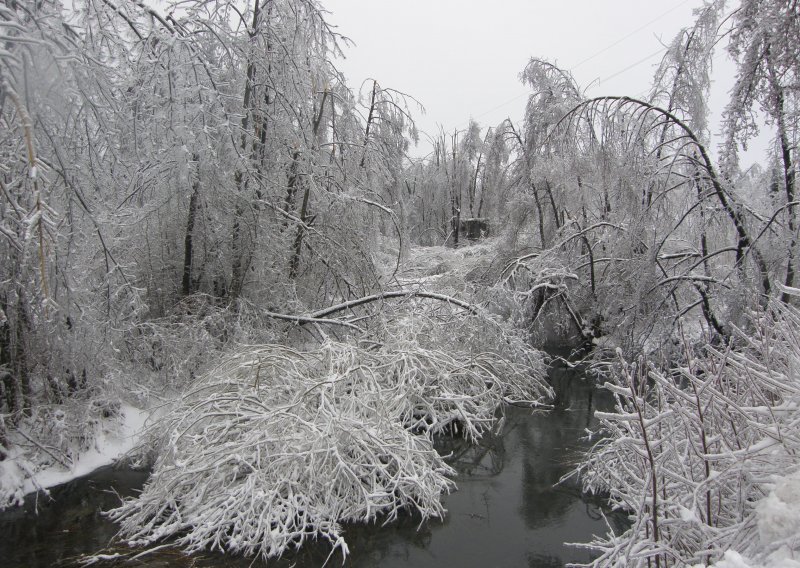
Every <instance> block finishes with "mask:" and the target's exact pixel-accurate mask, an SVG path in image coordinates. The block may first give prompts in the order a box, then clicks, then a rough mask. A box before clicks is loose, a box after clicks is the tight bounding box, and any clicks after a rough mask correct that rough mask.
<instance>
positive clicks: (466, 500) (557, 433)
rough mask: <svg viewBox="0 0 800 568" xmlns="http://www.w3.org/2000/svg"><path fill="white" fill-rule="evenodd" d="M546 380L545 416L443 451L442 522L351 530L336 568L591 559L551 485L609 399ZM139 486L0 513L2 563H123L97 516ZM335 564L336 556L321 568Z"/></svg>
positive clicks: (104, 486)
mask: <svg viewBox="0 0 800 568" xmlns="http://www.w3.org/2000/svg"><path fill="white" fill-rule="evenodd" d="M551 378H552V380H553V386H554V387H555V389H556V391H557V393H558V401H557V402H558V404H557V408H556V409H555V410H553V411H551V412H541V413H535V414H531V412H530V410H527V409H522V408H513V407H512V408H509V409H508V411H507V419H506V423H505V426H504V428H503V431H502V434H501V435H500V436H497V437H494V438H489V437H487V438H485V439H484V440H483V442H482V443H481V445H479V446H468V445H466V444H462V443H460V442H459V443H453V442H451V443H449V444H442V450H443V451H444V452H451V453H452V459H451V463H452V464H453V465H454V466H455V467H456V469H457V470H458V472H459V475H458V478H457V479H456V481H457V483H458V491H457V492H455V493H453V494H452V495H449V496H447V497H445V506H446V507H447V509H448V515H447V518H446V519H445V520H444V521H443V522H436V521H434V522H430V523H426V524H425V525H423V526H422V527H421V528H420V529H419V530H417V528H418V520H415V519H411V518H409V519H405V520H404V521H402V522H400V523H396V524H394V525H391V526H388V527H380V526H351V527H349V528H348V529H347V530H346V532H345V538H346V539H347V542H348V545H349V547H350V551H351V555H350V557H349V559H348V562H347V564H346V565H347V566H351V567H374V566H381V567H382V568H391V567H415V568H424V567H442V566H454V567H460V568H470V567H476V568H478V567H480V568H486V567H506V566H507V567H524V566H528V567H556V566H559V567H560V566H563V565H564V564H565V563H566V562H584V561H587V560H589V559H590V556H589V554H588V553H587V552H586V551H584V550H581V549H576V548H574V547H568V546H565V545H564V544H563V543H564V542H581V541H587V540H589V539H590V538H591V536H592V534H593V533H605V532H606V526H605V523H604V521H603V520H602V519H601V517H600V509H599V508H598V506H597V504H596V503H594V502H590V501H585V500H584V499H582V498H581V496H580V494H579V492H578V491H577V489H576V488H575V487H570V486H567V487H563V486H560V487H554V484H555V483H556V482H557V481H558V479H559V478H560V477H561V476H562V475H563V474H564V473H566V472H567V471H569V470H570V469H571V466H572V464H573V463H574V460H575V458H576V455H577V454H578V452H579V451H580V449H581V448H582V447H585V446H584V445H583V444H584V443H583V442H581V441H580V437H581V436H582V435H583V433H584V430H585V428H586V427H587V426H589V425H590V424H592V422H593V418H592V413H593V411H594V409H595V407H596V406H597V405H598V404H600V405H601V406H607V405H608V400H607V399H606V398H605V397H604V396H601V393H598V392H596V391H594V390H593V389H592V388H591V387H590V386H589V385H588V384H586V383H585V382H584V381H583V380H581V376H580V375H579V374H578V373H577V372H575V371H567V370H563V369H554V370H552V371H551ZM145 478H146V475H145V474H143V473H141V472H134V471H124V470H122V471H121V470H114V469H111V468H104V469H103V470H100V471H97V472H95V473H93V474H92V475H90V476H87V477H84V478H81V479H78V480H75V481H73V482H71V483H68V484H66V485H63V486H61V487H58V488H55V489H54V490H52V495H53V497H54V498H55V500H54V501H53V502H44V501H43V500H42V499H40V500H39V503H38V510H39V512H38V515H37V514H35V512H34V508H35V503H34V496H29V500H28V501H27V502H26V503H27V504H26V506H25V507H24V508H23V509H18V510H11V511H6V512H4V513H0V535H2V537H1V538H0V559H2V561H0V564H2V566H3V567H5V568H12V567H23V566H24V567H30V568H34V567H42V568H44V567H48V568H49V567H51V566H70V565H73V564H76V560H77V558H78V557H79V556H80V555H82V554H93V553H97V552H100V551H102V552H104V553H113V552H121V553H125V554H129V553H130V550H129V549H127V548H123V547H116V548H114V547H113V546H111V547H110V546H109V541H110V540H111V538H112V537H113V535H114V533H115V526H114V524H113V523H110V522H108V521H107V520H105V519H104V518H103V517H102V516H101V515H100V511H101V510H103V509H107V508H110V507H111V506H113V505H115V504H116V503H117V502H118V497H117V496H116V494H115V492H118V493H120V494H122V495H129V494H131V493H133V492H134V491H136V489H137V488H139V487H141V485H142V483H143V482H144V480H145ZM613 522H615V523H621V522H623V521H621V520H620V519H619V518H613ZM326 555H327V552H326V551H323V549H322V548H321V547H320V548H319V549H315V548H314V547H313V546H312V547H305V548H304V549H303V550H302V551H301V552H300V553H299V554H297V555H295V556H293V557H292V558H285V559H283V560H281V561H277V562H270V563H269V566H270V567H281V568H283V567H289V566H292V565H295V566H297V567H298V568H307V567H317V566H320V565H321V564H322V563H323V562H324V560H325V557H326ZM251 562H252V559H250V560H247V559H239V558H230V557H225V556H222V555H218V554H207V555H203V556H202V557H199V556H195V557H192V558H188V557H185V556H183V555H182V554H180V553H177V552H176V551H171V550H167V551H161V552H156V553H152V554H150V555H147V556H145V557H143V558H141V559H140V560H137V561H134V562H126V563H124V564H123V565H124V566H181V567H189V566H197V567H201V566H203V567H212V566H213V567H217V566H226V567H229V566H231V567H237V566H242V567H246V566H250V565H251ZM106 565H111V563H107V564H106ZM258 565H263V564H259V563H256V564H254V566H258ZM340 565H341V561H340V559H339V558H337V559H335V560H333V561H332V562H331V563H330V564H329V566H340Z"/></svg>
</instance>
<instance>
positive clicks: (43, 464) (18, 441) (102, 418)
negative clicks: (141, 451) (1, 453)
mask: <svg viewBox="0 0 800 568" xmlns="http://www.w3.org/2000/svg"><path fill="white" fill-rule="evenodd" d="M74 407H77V408H74ZM37 412H38V413H40V414H43V413H47V414H46V416H32V417H31V418H29V419H28V420H27V421H25V422H24V423H23V424H21V426H20V427H19V428H17V429H16V430H14V431H13V432H12V433H11V435H10V437H11V441H12V442H13V443H12V444H9V446H10V448H9V449H8V456H6V459H4V460H2V461H0V508H2V507H6V506H19V505H22V503H23V498H24V496H25V495H26V494H28V493H32V492H34V491H39V490H45V491H46V490H47V489H48V488H51V487H55V486H56V485H60V484H62V483H66V482H68V481H70V480H72V479H75V478H77V477H80V476H82V475H86V474H88V473H91V472H92V471H94V470H95V469H97V468H99V467H103V466H106V465H111V464H112V463H114V461H115V460H116V459H117V458H119V457H120V456H122V455H124V454H125V453H126V452H128V451H129V450H130V449H131V448H133V446H134V445H135V444H136V443H137V442H138V441H139V435H140V434H141V432H142V430H143V428H144V424H145V421H146V419H147V417H148V413H147V412H145V411H142V410H140V409H138V408H136V407H134V406H131V405H129V404H122V403H119V402H114V401H109V400H103V401H99V400H97V401H93V402H92V403H91V404H88V405H83V406H80V407H78V405H73V407H70V406H68V405H63V406H61V407H55V408H48V407H39V408H38V409H37Z"/></svg>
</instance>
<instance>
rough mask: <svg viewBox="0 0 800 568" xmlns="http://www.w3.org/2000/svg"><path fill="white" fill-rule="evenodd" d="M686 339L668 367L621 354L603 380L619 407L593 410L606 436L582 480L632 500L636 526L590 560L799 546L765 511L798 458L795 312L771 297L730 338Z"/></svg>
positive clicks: (600, 562) (799, 318)
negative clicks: (776, 534)
mask: <svg viewBox="0 0 800 568" xmlns="http://www.w3.org/2000/svg"><path fill="white" fill-rule="evenodd" d="M685 349H686V352H685V355H684V357H683V361H682V362H681V363H680V364H678V365H677V366H675V367H673V368H662V367H659V366H656V365H653V364H651V363H649V362H647V361H646V360H643V359H640V360H639V361H637V362H636V363H629V362H626V361H624V360H622V358H621V357H620V361H619V363H618V365H617V366H616V368H615V370H614V372H613V375H612V380H611V381H610V382H609V383H607V384H606V388H608V389H609V390H611V392H613V393H614V395H615V396H616V400H617V406H616V409H615V412H611V413H598V416H599V417H600V419H601V424H602V427H601V434H602V435H603V436H605V437H604V438H602V439H600V441H599V442H597V444H596V445H595V446H594V447H593V448H592V450H591V451H590V453H589V455H588V456H587V458H586V461H585V462H584V463H583V464H582V465H581V466H580V468H579V470H578V472H577V474H578V475H579V477H580V478H581V480H582V482H583V487H584V489H585V490H587V491H590V492H593V493H598V494H604V495H607V496H608V498H609V500H610V501H611V503H612V504H613V505H614V506H616V507H618V508H621V509H623V510H626V511H629V512H630V513H631V520H632V526H631V528H630V529H629V530H628V531H627V532H625V533H624V534H622V535H618V536H614V535H608V536H607V537H606V538H605V539H598V540H597V541H595V542H593V543H592V544H591V545H590V547H591V548H594V549H595V550H597V551H599V552H600V556H599V558H598V559H597V560H596V561H595V562H594V564H593V565H595V566H629V567H633V566H653V565H661V566H683V565H687V564H690V565H691V564H700V563H703V564H711V563H712V562H714V561H716V560H718V559H720V558H722V557H723V555H724V554H725V553H726V552H728V551H735V552H736V553H740V554H744V555H747V556H750V557H756V558H757V557H764V556H766V555H768V554H771V553H774V552H775V550H776V549H777V548H780V547H781V546H787V545H788V546H791V547H793V548H792V549H793V550H797V549H798V548H800V546H798V542H797V541H796V539H795V540H794V541H792V542H791V543H789V542H788V541H789V540H790V539H783V541H781V542H777V541H776V540H775V539H772V538H767V537H766V536H765V532H764V530H763V526H762V525H763V523H761V522H760V521H759V517H758V514H759V513H758V511H759V507H762V505H761V503H762V500H763V499H764V498H765V497H766V496H767V495H768V494H769V493H770V491H771V490H773V489H774V484H775V482H776V481H778V479H779V478H780V476H785V475H787V474H789V473H791V472H793V471H796V470H798V468H800V460H799V459H798V457H797V456H798V455H800V436H798V425H800V410H799V409H800V374H799V373H798V370H800V312H798V310H796V309H795V308H791V307H787V306H784V305H780V306H773V307H772V311H770V312H768V313H762V314H756V315H754V316H753V317H752V325H751V328H750V329H749V330H748V332H747V333H745V332H743V331H741V330H738V331H737V337H736V342H735V343H734V346H733V347H730V348H728V349H726V350H720V349H718V348H715V347H713V346H710V345H706V346H705V347H704V348H703V349H702V350H701V351H700V352H699V353H698V352H695V351H694V350H693V349H692V348H691V346H689V345H688V342H687V345H685ZM778 540H780V539H778ZM728 556H730V554H728ZM654 563H655V564H654Z"/></svg>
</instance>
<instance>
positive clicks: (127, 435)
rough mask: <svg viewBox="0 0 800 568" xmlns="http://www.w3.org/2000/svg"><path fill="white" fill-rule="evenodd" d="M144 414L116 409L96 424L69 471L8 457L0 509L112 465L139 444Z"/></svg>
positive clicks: (0, 469) (0, 465)
mask: <svg viewBox="0 0 800 568" xmlns="http://www.w3.org/2000/svg"><path fill="white" fill-rule="evenodd" d="M149 415H150V414H149V413H148V412H147V411H144V410H141V409H139V408H136V407H134V406H131V405H129V404H122V405H121V407H120V421H119V422H117V420H118V419H117V418H115V419H114V421H113V422H112V420H108V421H106V422H104V423H102V424H101V425H100V427H99V428H98V432H97V436H96V438H95V440H94V444H93V446H92V448H90V449H89V450H88V451H86V452H83V453H82V454H80V455H79V456H78V458H77V459H76V460H74V462H73V463H72V465H71V467H70V468H69V469H67V468H64V467H63V466H62V465H58V464H56V465H52V466H49V467H46V468H44V469H41V470H38V471H36V470H35V466H34V465H33V464H32V463H31V462H30V461H28V460H27V459H25V458H24V456H22V455H21V454H16V455H14V454H12V455H11V457H10V459H6V460H4V461H2V462H0V507H1V506H2V504H3V503H11V504H18V505H19V504H22V499H23V497H24V496H25V495H27V494H28V493H32V492H34V491H37V490H40V489H44V490H46V489H48V488H50V487H55V486H56V485H61V484H62V483H67V482H68V481H72V480H73V479H77V478H78V477H82V476H84V475H87V474H89V473H91V472H93V471H94V470H96V469H98V468H100V467H103V466H107V465H111V464H113V463H114V462H115V461H116V460H117V459H119V458H120V457H121V456H123V455H124V454H125V453H126V452H128V451H129V450H130V449H131V448H133V447H134V446H135V445H136V443H137V442H138V441H139V439H140V436H141V434H142V432H143V430H144V426H145V422H146V421H147V419H148V417H149Z"/></svg>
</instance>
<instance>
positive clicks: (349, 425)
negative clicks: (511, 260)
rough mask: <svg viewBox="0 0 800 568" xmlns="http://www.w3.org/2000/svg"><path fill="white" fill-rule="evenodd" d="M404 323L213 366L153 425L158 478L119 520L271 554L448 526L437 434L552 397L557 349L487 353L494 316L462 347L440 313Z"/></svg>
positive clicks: (127, 527) (475, 428)
mask: <svg viewBox="0 0 800 568" xmlns="http://www.w3.org/2000/svg"><path fill="white" fill-rule="evenodd" d="M465 320H466V321H465ZM393 325H394V327H393V329H394V333H392V334H391V340H387V338H383V339H384V341H381V342H379V343H375V342H373V341H370V342H368V343H366V344H359V343H356V342H354V341H349V342H339V341H333V340H327V341H325V342H324V343H323V344H322V345H320V346H318V347H316V348H313V349H308V350H304V351H300V350H294V349H291V348H288V347H286V346H281V345H264V346H256V347H246V348H243V349H242V350H241V351H239V352H238V353H237V354H235V355H233V356H231V357H229V358H227V359H226V360H225V361H224V362H223V363H222V364H220V365H219V366H218V367H217V368H215V369H213V370H212V371H210V372H209V373H207V374H206V375H205V376H204V377H203V378H202V379H201V380H200V381H199V382H198V383H196V384H195V385H194V386H193V388H192V389H191V391H190V392H188V393H187V394H186V395H184V396H183V397H182V398H181V399H180V400H179V402H178V403H177V405H176V406H175V408H174V409H172V410H171V411H170V412H169V413H168V414H167V415H166V416H165V417H164V418H162V419H161V420H160V421H159V422H157V423H155V424H154V425H153V426H152V427H151V428H150V430H149V431H148V433H147V443H145V444H144V445H143V446H142V450H141V452H140V453H139V458H141V459H143V460H144V459H148V458H151V459H154V469H153V474H152V476H151V478H150V480H149V481H148V483H147V484H146V486H145V488H144V490H143V492H142V493H141V495H140V496H138V497H137V498H135V499H131V500H128V501H126V502H125V503H124V504H123V505H122V506H121V507H119V508H118V509H115V510H113V511H111V513H110V516H111V518H112V519H114V520H117V521H119V522H120V523H121V526H122V535H123V537H124V538H125V539H126V540H128V542H129V543H131V544H135V545H145V546H146V545H152V544H154V543H156V542H158V541H160V540H162V539H164V538H168V537H172V538H175V539H176V541H177V544H178V545H180V546H182V547H184V548H185V549H186V550H188V551H194V550H199V549H207V548H210V549H217V550H221V551H230V552H236V553H244V554H246V555H259V556H262V557H264V558H269V557H275V556H279V555H281V554H283V553H284V552H286V551H287V550H290V549H292V548H296V547H299V546H301V545H302V544H303V543H305V542H306V541H308V540H310V539H321V540H324V541H327V542H328V543H329V544H330V545H331V547H332V553H333V552H334V551H336V550H340V551H341V553H342V554H343V555H346V554H347V552H348V551H347V545H346V542H345V540H344V538H343V531H342V523H346V522H371V521H376V520H380V521H383V522H387V521H391V520H393V519H394V518H396V516H397V515H398V514H400V512H401V511H407V512H410V513H414V514H417V515H419V517H420V518H421V519H426V518H430V517H441V516H442V515H443V514H444V510H443V507H442V505H441V501H440V498H441V495H442V494H443V493H445V492H448V491H450V490H451V489H452V488H453V483H452V481H451V479H450V478H451V476H452V475H453V471H452V469H451V468H450V467H449V466H448V465H447V464H446V463H445V462H444V461H443V459H442V457H441V456H439V455H438V454H437V453H436V451H435V450H434V449H433V445H432V437H433V435H434V434H437V433H441V432H448V433H460V434H462V435H464V436H467V437H469V438H476V437H478V436H480V435H481V434H482V433H483V432H485V431H486V430H487V429H489V428H492V427H493V425H494V424H495V421H496V411H497V409H498V407H500V406H501V404H502V403H503V402H504V401H505V400H508V399H509V398H510V399H514V400H528V401H533V402H536V401H540V400H541V399H542V398H543V397H546V396H548V394H549V389H548V387H547V386H546V384H545V383H544V382H543V368H542V363H541V356H540V355H539V353H538V352H536V351H535V350H532V349H530V348H529V347H527V346H526V344H525V343H524V342H521V341H519V340H515V339H514V338H513V337H511V336H506V335H502V337H504V338H505V341H501V342H499V344H497V349H494V350H480V351H478V350H476V349H475V348H476V346H478V345H479V342H478V338H479V337H483V336H482V335H481V333H480V330H481V329H487V328H491V327H492V324H491V322H490V321H489V322H487V321H486V320H479V318H461V321H460V327H459V328H457V329H453V330H452V332H451V333H450V335H449V337H450V340H451V342H450V343H448V344H446V349H443V348H442V347H441V346H442V343H441V341H442V338H441V337H439V336H437V334H440V333H444V332H442V331H441V327H442V326H441V325H434V324H432V323H431V319H430V318H424V319H416V317H415V316H410V315H406V316H404V317H402V318H400V320H399V323H398V322H395V323H394V324H393ZM487 335H488V337H489V338H492V337H495V334H493V333H491V331H490V332H489V333H488V334H487ZM498 337H500V336H498ZM469 338H472V341H470V339H469ZM500 344H502V345H500ZM437 345H438V346H439V347H438V348H437V347H435V346H437ZM512 354H513V356H512ZM153 448H154V449H155V450H154V451H153V450H152V449H153Z"/></svg>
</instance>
